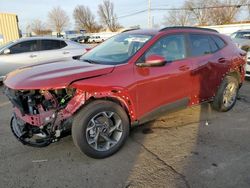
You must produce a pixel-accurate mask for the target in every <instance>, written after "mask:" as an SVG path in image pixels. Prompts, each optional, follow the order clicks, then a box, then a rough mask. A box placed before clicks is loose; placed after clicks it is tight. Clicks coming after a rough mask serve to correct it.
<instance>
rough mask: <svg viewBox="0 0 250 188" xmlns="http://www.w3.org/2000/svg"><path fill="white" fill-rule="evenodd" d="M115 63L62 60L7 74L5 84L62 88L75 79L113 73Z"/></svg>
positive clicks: (13, 87) (15, 86)
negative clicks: (104, 63) (103, 63)
mask: <svg viewBox="0 0 250 188" xmlns="http://www.w3.org/2000/svg"><path fill="white" fill-rule="evenodd" d="M113 69H114V66H113V65H100V64H89V63H87V62H83V61H76V60H75V61H72V60H71V61H62V62H53V63H45V64H38V65H32V66H28V67H23V68H20V69H17V70H15V71H13V72H11V73H9V74H8V75H7V76H6V79H5V80H4V84H5V85H6V86H7V87H9V88H11V89H16V90H31V89H60V88H65V87H67V86H68V85H69V84H70V83H72V82H74V81H75V80H80V79H86V78H91V77H96V76H101V75H104V74H108V73H111V72H112V71H113Z"/></svg>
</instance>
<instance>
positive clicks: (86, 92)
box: [4, 29, 246, 125]
mask: <svg viewBox="0 0 250 188" xmlns="http://www.w3.org/2000/svg"><path fill="white" fill-rule="evenodd" d="M179 32H181V33H189V32H196V33H197V30H192V29H185V30H180V29H178V30H166V31H162V32H158V31H155V30H151V31H143V30H139V31H137V30H136V31H131V33H138V34H142V33H145V34H153V35H154V37H153V38H152V39H151V40H150V41H149V42H148V43H146V45H145V46H144V47H143V48H141V49H140V50H139V51H138V52H137V53H136V54H135V55H134V56H133V57H132V58H131V59H130V60H129V61H128V62H127V63H126V64H122V65H117V66H108V65H98V64H88V63H84V62H79V61H72V62H58V63H53V64H45V65H38V66H33V67H28V68H24V69H20V70H17V71H14V72H12V73H10V74H9V75H8V76H7V79H6V80H5V82H4V84H5V85H6V86H7V87H9V88H12V89H16V90H21V89H23V90H31V89H58V88H66V87H72V88H76V89H77V93H76V95H75V97H73V98H72V99H71V101H70V102H69V103H68V105H67V107H66V108H65V109H62V110H61V111H60V112H59V114H60V119H66V118H68V117H70V116H72V114H74V113H75V112H76V111H77V110H78V109H79V108H80V107H81V106H82V105H84V104H85V102H86V101H88V100H90V99H91V98H94V99H102V98H103V99H105V98H112V99H115V100H116V101H119V102H120V103H121V105H122V106H123V107H124V108H125V109H126V111H127V112H128V114H129V116H130V119H131V121H132V122H133V121H136V120H138V119H140V118H141V117H142V116H143V115H145V114H146V113H148V112H150V111H151V110H153V109H155V108H157V107H159V106H161V105H164V104H168V103H172V102H174V101H176V100H179V99H182V98H185V97H188V98H189V99H190V102H189V105H192V104H197V103H200V102H202V101H207V100H210V99H211V98H213V96H214V95H215V93H216V91H217V89H218V87H219V85H220V83H221V81H222V79H223V78H224V77H225V76H226V75H227V74H229V73H230V72H236V73H239V74H240V77H241V82H243V80H244V74H245V72H244V64H245V63H246V60H245V57H244V55H242V53H243V52H242V51H241V50H239V49H238V48H237V47H236V46H235V45H234V44H233V43H232V42H231V41H230V39H228V38H227V37H225V36H223V35H220V36H221V37H222V38H223V39H224V40H225V41H226V42H227V43H228V45H227V46H226V47H225V48H223V49H222V50H220V51H218V52H216V53H214V54H208V55H204V56H201V57H190V58H186V59H184V60H178V61H176V62H172V63H166V64H165V65H164V66H159V67H138V66H136V62H137V60H138V59H139V58H140V57H141V55H143V54H144V52H145V51H146V50H148V49H149V48H150V47H151V46H152V45H153V44H154V43H155V42H156V41H157V40H158V39H159V38H160V37H162V36H166V35H168V34H174V33H179ZM198 33H209V34H211V32H207V31H198ZM213 34H214V35H219V34H217V33H213ZM221 58H224V59H221ZM152 59H153V60H159V59H160V57H156V56H154V57H151V59H149V60H150V61H151V60H152ZM16 112H17V114H19V112H18V111H16ZM51 113H52V112H51ZM19 115H20V114H19ZM44 117H45V116H42V117H40V119H41V118H44ZM30 118H31V117H26V116H24V117H23V120H25V121H27V122H30ZM40 119H39V118H38V119H37V120H36V123H34V125H42V122H41V121H42V120H40Z"/></svg>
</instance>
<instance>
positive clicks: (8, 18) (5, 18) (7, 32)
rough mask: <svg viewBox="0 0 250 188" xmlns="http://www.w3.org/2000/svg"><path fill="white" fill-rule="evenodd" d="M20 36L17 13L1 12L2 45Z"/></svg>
mask: <svg viewBox="0 0 250 188" xmlns="http://www.w3.org/2000/svg"><path fill="white" fill-rule="evenodd" d="M19 38H20V32H19V27H18V17H17V15H16V14H9V13H0V45H2V44H5V43H7V42H9V41H12V40H16V39H19Z"/></svg>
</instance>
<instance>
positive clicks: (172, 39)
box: [4, 27, 246, 158]
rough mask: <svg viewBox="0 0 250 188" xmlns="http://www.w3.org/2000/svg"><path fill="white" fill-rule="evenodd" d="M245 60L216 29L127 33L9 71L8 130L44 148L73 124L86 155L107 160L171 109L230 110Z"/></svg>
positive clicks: (7, 93)
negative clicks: (133, 130) (134, 131)
mask: <svg viewBox="0 0 250 188" xmlns="http://www.w3.org/2000/svg"><path fill="white" fill-rule="evenodd" d="M245 63H246V54H245V52H244V51H241V50H240V49H238V48H237V47H236V46H235V45H234V44H233V42H232V41H231V39H230V38H229V37H227V36H224V35H221V34H219V33H217V32H216V31H214V30H211V29H202V28H195V27H167V28H164V29H161V30H133V31H128V32H124V33H121V34H119V35H116V36H114V37H112V38H110V39H109V40H107V41H105V42H104V43H102V44H100V45H98V46H97V47H95V48H93V49H91V50H90V51H89V52H87V53H86V54H84V55H83V56H82V57H81V59H80V60H72V61H68V62H55V63H48V64H38V65H34V66H29V67H25V68H21V69H18V70H16V71H14V72H11V73H10V74H8V76H7V77H6V79H5V81H4V84H5V86H6V88H5V93H6V95H7V96H8V97H9V99H10V101H11V102H12V103H13V106H14V109H13V111H14V113H13V117H12V119H11V129H12V131H13V133H14V135H15V136H16V137H17V138H18V140H19V141H21V142H22V143H23V144H27V145H30V146H36V147H42V146H47V145H48V144H50V143H51V142H55V141H57V140H58V139H59V138H60V137H61V136H62V133H63V131H65V130H68V129H70V128H71V130H72V137H73V141H74V143H75V145H76V146H77V147H78V148H79V149H80V150H81V151H82V152H84V153H85V154H87V155H88V156H91V157H94V158H104V157H107V156H110V155H112V154H113V153H115V152H116V151H118V150H119V149H120V148H121V146H122V145H123V144H124V142H125V140H126V139H127V137H128V135H129V129H130V127H131V126H134V125H138V124H143V123H145V122H148V121H150V120H152V119H154V118H156V117H157V116H158V115H159V114H163V113H165V112H168V111H169V110H174V109H177V108H180V107H187V106H191V105H196V104H199V103H201V102H205V101H208V102H212V106H213V107H214V108H215V109H216V110H218V111H228V110H230V109H231V108H232V107H233V106H234V104H235V102H236V98H237V94H238V90H239V88H240V86H241V84H242V82H243V80H244V74H245V70H244V66H245Z"/></svg>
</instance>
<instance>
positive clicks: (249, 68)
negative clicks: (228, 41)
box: [231, 30, 250, 78]
mask: <svg viewBox="0 0 250 188" xmlns="http://www.w3.org/2000/svg"><path fill="white" fill-rule="evenodd" d="M231 38H232V39H233V41H234V42H235V43H236V45H237V46H238V47H239V48H240V49H242V50H244V51H246V52H247V64H246V77H248V78H249V77H250V30H239V31H237V32H235V33H233V34H231Z"/></svg>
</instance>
